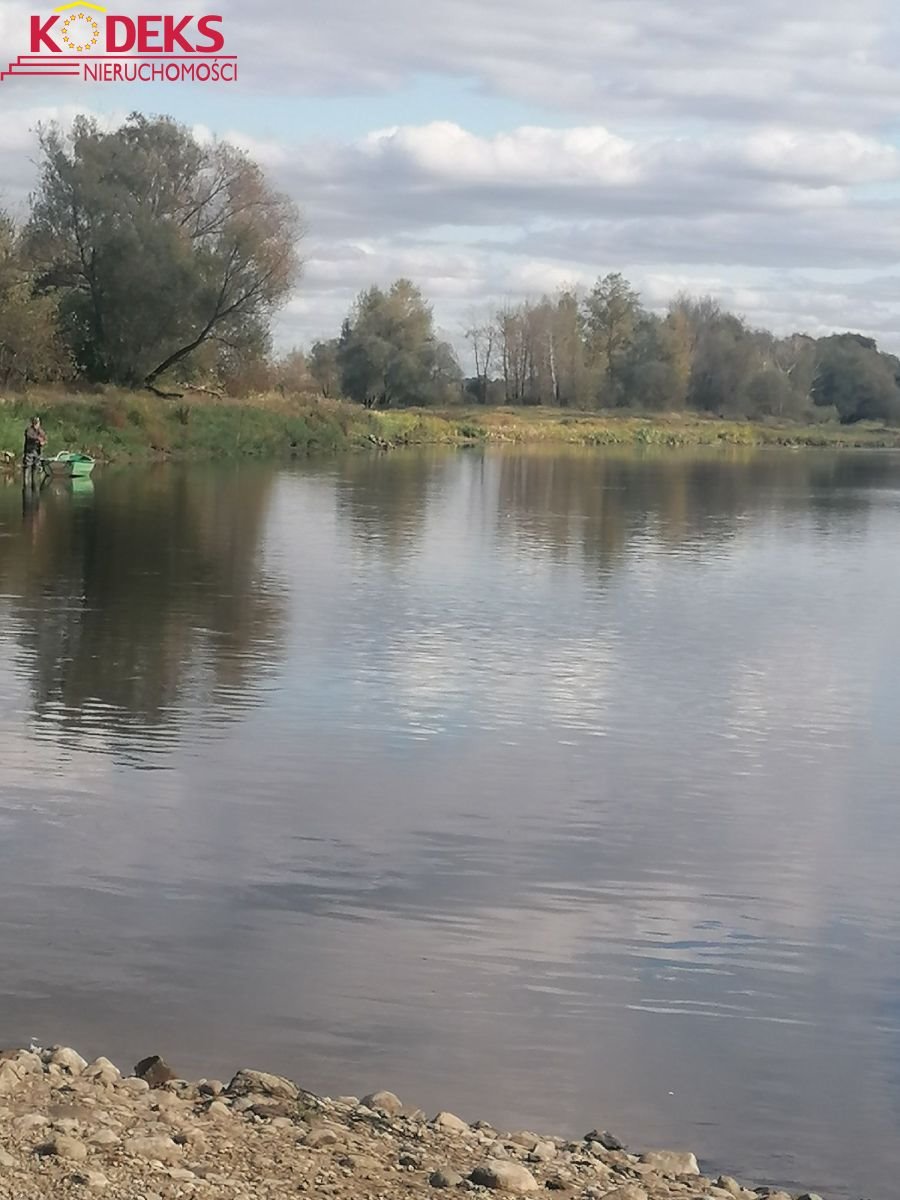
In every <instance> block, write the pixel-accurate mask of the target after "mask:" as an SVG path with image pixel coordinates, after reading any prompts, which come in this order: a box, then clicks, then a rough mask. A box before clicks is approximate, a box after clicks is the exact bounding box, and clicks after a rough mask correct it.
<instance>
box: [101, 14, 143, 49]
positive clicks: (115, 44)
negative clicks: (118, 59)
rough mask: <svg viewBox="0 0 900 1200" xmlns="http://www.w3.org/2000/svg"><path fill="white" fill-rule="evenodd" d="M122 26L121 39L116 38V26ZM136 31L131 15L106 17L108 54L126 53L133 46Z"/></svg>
mask: <svg viewBox="0 0 900 1200" xmlns="http://www.w3.org/2000/svg"><path fill="white" fill-rule="evenodd" d="M117 26H121V27H122V35H121V36H122V41H121V42H119V41H117V39H116V27H117ZM136 36H137V35H136V32H135V28H134V21H132V19H131V17H107V18H106V49H107V51H108V52H109V53H110V54H127V53H128V51H129V50H131V49H133V48H134V43H135V38H136Z"/></svg>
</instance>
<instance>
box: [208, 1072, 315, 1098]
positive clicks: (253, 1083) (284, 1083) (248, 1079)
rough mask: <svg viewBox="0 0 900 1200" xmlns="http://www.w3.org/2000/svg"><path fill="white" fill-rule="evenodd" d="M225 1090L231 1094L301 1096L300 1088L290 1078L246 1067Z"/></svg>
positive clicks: (277, 1096)
mask: <svg viewBox="0 0 900 1200" xmlns="http://www.w3.org/2000/svg"><path fill="white" fill-rule="evenodd" d="M225 1091H226V1092H227V1094H228V1095H229V1096H273V1097H275V1098H277V1099H283V1100H297V1099H299V1097H300V1089H299V1088H298V1087H297V1085H296V1084H295V1083H291V1081H290V1080H289V1079H283V1078H282V1077H281V1076H280V1075H268V1074H266V1072H265V1071H248V1070H247V1069H246V1068H245V1069H244V1070H242V1071H238V1073H237V1075H235V1077H234V1078H233V1079H232V1081H231V1083H229V1085H228V1087H227V1088H226V1089H225Z"/></svg>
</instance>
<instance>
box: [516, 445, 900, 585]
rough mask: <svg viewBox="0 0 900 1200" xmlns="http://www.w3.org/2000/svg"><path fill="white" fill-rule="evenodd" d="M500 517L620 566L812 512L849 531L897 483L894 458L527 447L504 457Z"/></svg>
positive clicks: (531, 534)
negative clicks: (639, 545) (749, 524)
mask: <svg viewBox="0 0 900 1200" xmlns="http://www.w3.org/2000/svg"><path fill="white" fill-rule="evenodd" d="M495 461H496V469H497V471H498V477H499V482H498V512H499V514H500V515H501V516H502V528H503V529H504V530H505V531H506V532H507V533H509V532H510V523H511V528H512V530H514V531H515V532H516V533H518V534H521V535H524V536H525V537H526V538H527V539H528V540H529V541H530V542H533V543H535V544H538V545H540V546H541V548H542V550H544V552H549V553H551V554H553V555H555V556H557V557H560V558H562V557H565V556H567V555H568V554H569V553H570V552H571V548H572V546H578V545H580V546H581V547H582V548H583V551H584V553H585V555H586V556H587V557H588V558H591V559H593V560H594V561H596V562H597V563H599V564H601V565H604V566H607V567H613V566H614V565H615V563H616V562H617V561H618V560H619V559H620V558H621V557H622V556H623V554H625V553H626V552H627V550H628V548H629V546H630V545H631V544H632V543H633V542H634V540H635V539H637V538H640V537H642V536H646V535H648V534H650V535H652V536H653V537H654V538H655V539H657V540H658V541H659V542H661V543H662V544H664V545H668V546H670V547H673V548H677V547H684V548H686V549H688V548H690V547H692V546H697V547H698V548H699V547H700V543H701V541H702V546H703V548H704V549H708V548H709V547H710V546H711V545H712V544H715V543H716V542H719V543H722V542H726V541H728V540H730V539H731V538H733V537H734V536H735V535H736V534H737V532H738V531H739V529H741V528H742V527H743V525H744V524H745V523H746V521H747V520H748V519H750V520H753V519H756V520H758V519H760V518H762V517H763V516H765V515H766V514H769V513H775V512H785V511H790V510H791V509H792V508H796V510H797V511H804V512H808V513H810V514H811V515H812V516H813V517H814V518H815V520H816V523H817V526H821V527H822V529H823V530H830V529H834V530H840V531H842V532H846V531H847V528H848V523H849V524H850V525H853V524H858V523H859V522H860V520H862V519H864V518H865V515H866V514H867V512H868V511H869V507H870V502H869V500H868V499H867V497H866V490H867V489H869V490H871V489H875V488H880V487H885V486H892V487H893V486H896V473H897V466H896V463H897V460H896V457H895V456H893V455H876V454H874V453H872V452H869V453H858V454H854V453H848V452H843V453H840V454H834V453H829V452H827V451H804V452H798V453H792V452H790V451H787V450H778V451H758V450H754V449H729V450H724V451H683V452H682V451H673V450H662V451H657V452H652V451H650V452H646V453H639V452H638V453H636V452H634V451H617V450H608V451H599V452H598V451H596V450H578V449H576V450H570V451H568V450H565V451H564V450H560V449H559V448H558V447H557V448H553V449H552V450H533V451H529V450H525V451H517V452H515V453H513V454H500V455H498V456H497V457H496V460H495Z"/></svg>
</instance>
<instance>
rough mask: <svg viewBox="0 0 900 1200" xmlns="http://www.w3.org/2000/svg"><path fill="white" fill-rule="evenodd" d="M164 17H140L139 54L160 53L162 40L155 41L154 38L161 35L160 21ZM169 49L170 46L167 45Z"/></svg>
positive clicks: (138, 21)
mask: <svg viewBox="0 0 900 1200" xmlns="http://www.w3.org/2000/svg"><path fill="white" fill-rule="evenodd" d="M161 21H162V17H138V20H137V25H138V43H137V45H138V53H139V54H159V53H160V52H161V51H162V49H163V45H162V42H154V41H153V40H152V39H153V38H158V37H159V35H160V28H159V26H160V22H161ZM166 49H167V50H168V47H166Z"/></svg>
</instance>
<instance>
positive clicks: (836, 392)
mask: <svg viewBox="0 0 900 1200" xmlns="http://www.w3.org/2000/svg"><path fill="white" fill-rule="evenodd" d="M898 374H900V362H898V360H897V359H896V358H894V357H893V356H892V355H887V354H880V353H879V352H878V348H877V346H876V344H875V342H874V341H873V340H872V339H871V338H865V337H861V336H860V335H859V334H852V333H845V334H838V335H836V336H834V337H828V338H822V339H821V341H820V342H819V343H818V346H817V352H816V374H815V379H814V381H813V396H814V398H815V402H816V404H817V405H828V406H833V407H834V408H835V409H836V410H837V413H838V415H839V417H840V419H841V421H843V422H844V423H846V424H850V423H852V422H854V421H862V420H884V421H891V422H894V423H896V422H898V421H900V389H898V386H897V381H898Z"/></svg>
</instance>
